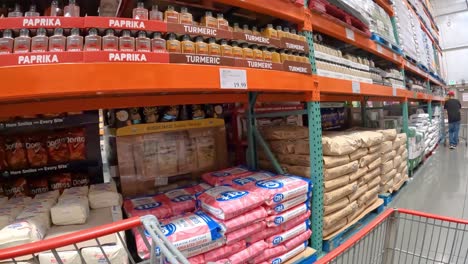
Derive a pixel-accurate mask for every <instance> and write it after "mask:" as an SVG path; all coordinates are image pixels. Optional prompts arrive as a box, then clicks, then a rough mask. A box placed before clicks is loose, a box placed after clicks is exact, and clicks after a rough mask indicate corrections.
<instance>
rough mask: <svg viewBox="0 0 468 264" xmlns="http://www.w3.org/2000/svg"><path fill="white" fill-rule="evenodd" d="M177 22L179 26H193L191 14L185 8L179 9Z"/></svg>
mask: <svg viewBox="0 0 468 264" xmlns="http://www.w3.org/2000/svg"><path fill="white" fill-rule="evenodd" d="M179 20H180V24H188V25H192V24H193V17H192V14H190V13H189V12H188V9H187V8H186V7H182V8H181V9H180V15H179Z"/></svg>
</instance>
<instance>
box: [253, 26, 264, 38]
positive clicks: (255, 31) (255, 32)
mask: <svg viewBox="0 0 468 264" xmlns="http://www.w3.org/2000/svg"><path fill="white" fill-rule="evenodd" d="M252 34H253V35H254V36H261V35H262V34H260V32H259V31H258V30H257V27H255V26H253V27H252Z"/></svg>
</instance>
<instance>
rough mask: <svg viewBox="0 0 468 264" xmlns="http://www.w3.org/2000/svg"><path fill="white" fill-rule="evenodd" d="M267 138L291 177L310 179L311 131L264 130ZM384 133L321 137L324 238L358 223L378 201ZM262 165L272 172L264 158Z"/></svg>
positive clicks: (290, 128) (354, 132) (352, 132)
mask: <svg viewBox="0 0 468 264" xmlns="http://www.w3.org/2000/svg"><path fill="white" fill-rule="evenodd" d="M262 132H263V135H264V138H265V139H266V140H267V141H268V144H269V145H270V148H271V150H272V152H273V153H274V155H275V156H276V158H277V159H278V160H279V162H280V165H281V167H282V168H283V169H284V170H285V171H286V172H288V173H292V174H295V175H300V176H303V177H306V178H308V177H310V171H311V169H310V167H309V166H310V165H309V164H310V150H309V139H308V135H309V132H308V128H307V127H297V126H277V127H271V128H265V129H264V130H263V131H262ZM382 140H383V136H382V134H381V133H378V132H373V131H347V132H328V133H325V134H324V135H323V136H322V149H323V163H324V183H323V184H324V186H323V187H324V197H323V199H324V205H325V206H324V216H325V217H324V224H323V225H324V230H323V231H324V237H327V236H329V235H330V234H332V233H334V232H336V231H337V230H339V229H341V228H343V227H344V226H345V225H346V224H348V223H350V222H352V221H353V220H355V219H357V218H358V217H359V216H360V215H361V214H362V213H363V212H364V211H366V209H368V208H369V206H371V205H373V204H374V203H375V201H376V200H377V195H378V191H379V184H380V166H381V160H380V152H379V151H380V144H381V142H382ZM260 165H261V166H262V167H263V168H269V169H271V165H270V164H269V162H267V161H266V157H265V156H264V155H262V154H261V155H260Z"/></svg>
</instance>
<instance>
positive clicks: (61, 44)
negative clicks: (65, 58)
mask: <svg viewBox="0 0 468 264" xmlns="http://www.w3.org/2000/svg"><path fill="white" fill-rule="evenodd" d="M66 41H67V38H66V37H65V36H64V35H63V28H56V29H54V35H53V36H51V37H49V50H50V51H65V43H66Z"/></svg>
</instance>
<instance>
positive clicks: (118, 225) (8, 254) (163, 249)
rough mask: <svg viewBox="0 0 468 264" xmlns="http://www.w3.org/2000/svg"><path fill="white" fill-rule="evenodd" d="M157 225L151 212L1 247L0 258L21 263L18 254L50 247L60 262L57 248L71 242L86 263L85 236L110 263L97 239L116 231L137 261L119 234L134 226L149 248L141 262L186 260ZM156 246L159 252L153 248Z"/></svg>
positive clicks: (184, 263) (60, 263)
mask: <svg viewBox="0 0 468 264" xmlns="http://www.w3.org/2000/svg"><path fill="white" fill-rule="evenodd" d="M160 228H161V227H160V224H159V221H158V220H157V218H156V217H155V216H153V215H146V216H143V217H132V218H129V219H125V220H121V221H117V222H113V223H110V224H106V225H102V226H98V227H93V228H88V229H85V230H81V231H78V232H73V233H70V234H66V235H62V236H58V237H54V238H49V239H45V240H40V241H36V242H32V243H27V244H23V245H19V246H14V247H9V248H4V249H0V260H10V261H11V262H8V263H20V262H22V260H17V259H18V258H20V257H29V256H31V258H35V257H37V254H38V253H41V252H48V251H50V252H52V254H53V256H54V257H55V260H56V261H57V262H56V263H58V264H63V263H64V262H63V261H62V259H61V258H60V256H59V254H60V252H58V251H57V250H56V249H58V248H61V247H66V246H70V245H73V246H74V248H75V249H76V251H77V252H78V254H79V256H80V258H81V261H82V263H86V262H85V261H84V258H83V256H82V254H81V252H80V249H79V247H78V246H77V244H78V243H80V242H84V241H88V240H94V241H96V244H97V246H98V247H99V248H100V250H101V252H102V254H103V257H104V258H105V260H104V261H103V262H100V263H109V264H110V263H111V261H110V260H109V258H108V256H107V255H108V253H106V252H105V249H104V246H106V245H103V244H101V243H100V242H99V238H100V237H103V236H107V235H112V234H116V235H117V237H118V240H120V243H122V247H123V248H124V249H125V251H126V253H127V256H128V258H129V263H132V264H136V263H137V262H136V260H135V259H134V258H133V255H132V254H131V252H130V250H129V249H128V246H127V245H126V244H127V243H126V241H125V239H124V238H122V235H121V234H120V233H121V232H123V231H127V230H131V229H133V230H136V232H139V233H140V235H141V237H142V239H143V241H144V243H145V245H146V247H147V250H148V252H150V258H149V259H148V260H143V261H142V262H140V263H151V264H153V263H171V264H179V263H181V264H189V262H188V260H187V259H186V258H185V257H184V256H183V255H182V254H181V253H180V251H179V250H177V249H176V247H175V246H174V245H172V244H171V243H170V242H169V241H168V240H167V238H166V236H165V235H164V234H163V232H162V231H161V229H160ZM147 237H149V238H151V240H149V239H147ZM156 250H157V251H158V252H156ZM100 261H101V260H100ZM88 264H91V263H88Z"/></svg>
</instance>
